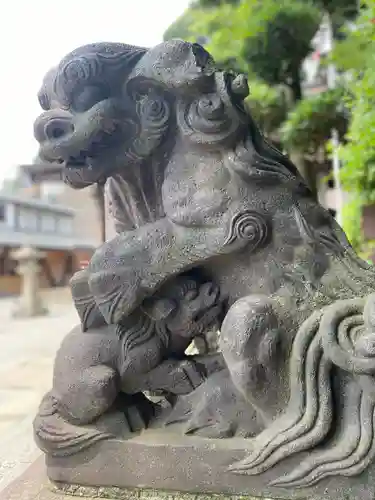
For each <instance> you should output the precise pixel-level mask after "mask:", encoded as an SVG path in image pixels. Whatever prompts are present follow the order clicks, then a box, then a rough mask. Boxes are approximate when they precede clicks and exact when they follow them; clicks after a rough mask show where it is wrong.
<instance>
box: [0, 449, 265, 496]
mask: <svg viewBox="0 0 375 500" xmlns="http://www.w3.org/2000/svg"><path fill="white" fill-rule="evenodd" d="M74 497H80V498H85V499H86V500H95V499H96V500H97V499H98V498H106V499H107V500H135V499H138V500H143V499H144V500H256V499H252V498H251V497H241V496H233V495H232V496H225V495H206V494H189V493H178V492H163V491H155V490H149V489H140V488H138V489H124V488H105V487H87V486H72V485H62V484H60V485H55V484H52V483H50V482H49V481H48V479H47V476H46V472H45V465H44V459H43V458H41V459H38V460H36V461H35V462H34V463H33V464H32V465H31V466H30V467H29V468H28V469H27V471H26V472H25V473H24V474H23V475H22V476H20V477H19V478H18V479H17V480H16V481H14V482H13V483H12V484H11V485H10V486H8V488H6V489H5V490H4V491H3V492H1V493H0V500H69V499H71V500H74Z"/></svg>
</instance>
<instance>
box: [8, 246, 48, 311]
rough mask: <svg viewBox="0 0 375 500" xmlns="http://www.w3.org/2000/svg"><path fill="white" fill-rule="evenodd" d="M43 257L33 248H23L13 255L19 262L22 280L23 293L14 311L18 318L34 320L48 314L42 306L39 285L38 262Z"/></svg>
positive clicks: (18, 269)
mask: <svg viewBox="0 0 375 500" xmlns="http://www.w3.org/2000/svg"><path fill="white" fill-rule="evenodd" d="M43 255H44V254H43V253H42V252H40V251H39V250H37V249H35V248H32V247H22V248H21V249H19V250H17V251H15V252H14V253H13V258H14V259H15V260H17V261H18V268H17V272H18V274H19V275H20V276H21V278H22V284H21V293H20V296H19V298H18V302H17V304H16V308H15V310H14V311H13V316H14V317H16V318H32V317H35V316H42V315H45V314H47V312H48V311H47V309H46V308H45V307H44V306H43V304H42V298H41V294H40V283H39V271H40V266H39V264H38V261H39V259H40V258H41V257H43Z"/></svg>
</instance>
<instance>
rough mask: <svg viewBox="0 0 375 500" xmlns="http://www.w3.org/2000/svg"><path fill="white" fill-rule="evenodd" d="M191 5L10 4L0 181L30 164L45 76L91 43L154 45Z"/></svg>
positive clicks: (108, 1)
mask: <svg viewBox="0 0 375 500" xmlns="http://www.w3.org/2000/svg"><path fill="white" fill-rule="evenodd" d="M188 4H189V0H60V1H57V2H55V1H53V0H8V1H7V2H6V8H5V7H4V8H3V9H2V13H1V16H0V46H1V47H3V48H2V53H1V55H0V61H1V62H0V64H1V70H0V99H1V103H0V110H1V122H0V127H1V134H0V181H1V180H2V179H4V178H7V177H12V176H13V175H14V174H15V172H16V166H17V165H19V164H22V163H30V162H31V161H32V160H33V158H34V157H35V155H36V152H37V148H38V145H37V143H36V141H35V140H34V138H33V121H34V119H35V118H36V117H37V116H38V115H39V114H40V113H41V111H42V110H41V109H40V107H39V103H38V100H37V97H36V96H37V92H38V90H39V88H40V85H41V82H42V79H43V76H44V74H45V73H46V72H47V71H48V69H49V68H51V67H52V66H54V65H56V64H57V63H58V62H59V60H60V59H61V58H62V57H63V56H64V55H65V54H67V53H68V52H70V51H71V50H73V49H74V48H76V47H78V46H80V45H84V44H86V43H92V42H103V41H108V42H123V43H130V44H134V45H140V46H146V47H147V46H152V45H155V44H157V43H159V42H161V41H162V37H163V33H164V31H165V30H166V29H167V28H168V26H169V25H170V24H171V23H172V22H173V21H174V20H175V19H176V18H177V17H178V16H179V15H180V14H182V13H183V11H184V10H185V9H186V7H187V6H188Z"/></svg>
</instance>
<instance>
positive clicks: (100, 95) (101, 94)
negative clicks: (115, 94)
mask: <svg viewBox="0 0 375 500" xmlns="http://www.w3.org/2000/svg"><path fill="white" fill-rule="evenodd" d="M108 97H109V91H108V89H107V88H105V87H104V86H97V85H95V86H94V85H86V86H85V87H83V88H82V89H81V90H80V91H79V92H77V93H76V94H75V95H74V96H73V98H72V103H71V108H72V109H73V110H74V111H76V112H78V113H83V112H85V111H87V110H89V109H90V108H92V107H93V106H95V104H97V103H98V102H100V101H104V100H105V99H108Z"/></svg>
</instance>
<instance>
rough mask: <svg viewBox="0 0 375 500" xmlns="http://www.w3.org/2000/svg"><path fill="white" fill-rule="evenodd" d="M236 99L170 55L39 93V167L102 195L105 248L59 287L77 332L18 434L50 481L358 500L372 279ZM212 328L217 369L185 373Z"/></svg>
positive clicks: (118, 49)
mask: <svg viewBox="0 0 375 500" xmlns="http://www.w3.org/2000/svg"><path fill="white" fill-rule="evenodd" d="M248 93H249V89H248V85H247V81H246V77H245V76H244V75H235V74H232V73H228V72H223V71H221V70H219V69H217V68H216V67H215V64H214V61H213V60H212V58H211V56H210V55H209V54H208V53H207V52H206V51H205V50H204V49H203V48H202V47H201V46H199V45H197V44H191V43H187V42H183V41H181V40H173V41H169V42H165V43H162V44H160V45H158V46H156V47H154V48H151V49H142V48H139V47H132V46H129V45H125V44H111V43H99V44H91V45H87V46H84V47H80V48H78V49H76V50H75V51H73V52H72V53H70V54H68V55H67V56H66V57H65V58H64V59H63V60H62V61H61V62H60V63H59V64H58V66H57V67H56V68H54V69H53V70H51V71H50V72H49V73H48V75H47V76H46V78H45V81H44V83H43V87H42V89H41V91H40V93H39V100H40V104H41V106H42V107H43V109H44V110H45V111H44V113H43V114H42V115H41V116H40V117H39V118H38V119H37V120H36V123H35V136H36V138H37V140H38V141H39V143H40V151H39V156H40V158H42V159H43V160H45V161H60V162H62V164H63V165H64V175H65V179H66V182H67V183H69V184H70V185H71V186H72V187H76V188H82V187H85V186H88V185H91V184H93V183H98V184H103V183H106V193H107V195H108V197H109V199H110V205H111V212H112V216H113V219H114V222H115V226H116V231H117V233H118V234H117V236H115V237H114V238H113V239H111V240H109V241H107V242H106V243H104V244H103V245H102V246H101V247H100V248H98V249H97V251H96V252H95V254H94V256H93V257H92V259H91V261H90V263H89V266H88V268H87V269H86V270H85V271H83V272H81V273H80V274H77V275H76V276H75V278H74V279H73V281H72V291H73V297H74V302H75V306H76V308H77V311H78V313H79V316H80V319H81V325H80V327H78V328H77V329H76V330H75V331H74V332H72V333H71V334H70V335H69V336H68V337H67V339H66V341H65V342H64V344H63V345H62V347H61V349H60V351H59V353H58V355H57V358H56V362H55V369H54V378H53V384H52V390H51V391H50V392H49V393H48V394H47V395H46V397H45V398H44V400H43V402H42V404H41V407H40V410H39V412H38V415H37V417H36V419H35V422H34V431H35V436H36V439H37V442H38V444H39V446H40V447H41V449H43V450H44V451H45V452H46V454H47V463H48V474H49V476H50V477H51V478H53V479H55V480H63V481H66V482H71V483H78V484H85V485H96V486H128V487H130V486H131V487H136V486H138V487H152V488H158V489H161V490H168V489H174V490H180V491H186V492H191V491H195V492H197V493H201V492H207V493H210V492H217V493H224V494H250V495H252V494H257V495H270V496H273V495H276V496H278V497H279V498H305V497H306V496H308V497H311V498H316V499H322V498H323V497H326V496H328V497H330V498H332V499H333V498H343V497H344V496H346V495H352V496H354V497H361V498H373V497H374V491H375V490H374V489H373V486H372V485H373V484H375V481H373V480H372V474H373V470H374V466H373V460H374V457H375V425H374V424H375V285H374V283H375V270H374V268H373V267H370V266H368V265H367V264H366V263H365V262H363V261H362V260H361V259H359V258H358V256H357V255H356V254H355V253H354V251H353V249H352V248H351V247H350V245H349V243H348V241H347V239H346V237H345V235H344V233H343V232H342V230H341V228H340V227H339V226H338V225H337V223H336V221H335V220H334V219H333V218H332V216H331V215H330V214H329V213H328V212H327V211H326V210H324V209H323V208H322V207H321V206H320V205H319V204H318V203H317V201H316V200H315V198H314V197H313V195H312V193H311V192H310V191H309V189H308V188H307V186H306V185H305V183H304V182H303V180H302V178H301V176H300V175H299V173H298V171H297V169H296V167H295V166H294V165H293V163H292V162H291V161H290V160H289V159H288V158H287V157H286V156H284V155H283V154H281V153H280V152H279V151H277V150H276V149H274V148H273V147H272V146H271V145H270V144H268V143H267V141H266V140H265V139H264V138H263V136H262V135H261V133H260V132H259V130H258V129H257V127H256V125H255V124H254V122H253V120H252V117H251V114H250V112H249V111H248V110H247V109H246V108H245V105H244V99H245V98H246V97H247V95H248ZM213 327H215V328H216V327H220V341H219V343H220V345H219V347H220V352H218V353H213V354H209V355H207V356H196V357H192V356H187V355H186V347H187V346H188V344H189V343H190V342H191V340H194V339H195V338H196V337H197V336H202V335H207V334H208V331H210V330H212V328H213ZM147 391H152V392H154V391H156V392H157V391H159V395H160V394H161V396H162V399H161V402H159V403H155V402H154V401H150V400H149V399H148V398H147V397H146V395H145V392H147ZM146 428H147V430H145V429H146ZM139 434H140V435H139ZM202 470H203V473H202Z"/></svg>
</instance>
